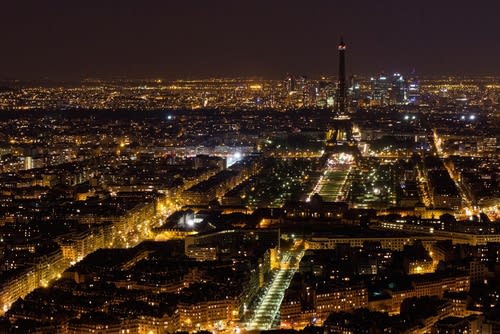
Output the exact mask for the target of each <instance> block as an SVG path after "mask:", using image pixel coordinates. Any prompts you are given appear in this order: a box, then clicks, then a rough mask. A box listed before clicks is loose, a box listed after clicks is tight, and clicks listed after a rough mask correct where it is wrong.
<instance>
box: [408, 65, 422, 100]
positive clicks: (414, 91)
mask: <svg viewBox="0 0 500 334" xmlns="http://www.w3.org/2000/svg"><path fill="white" fill-rule="evenodd" d="M407 84H408V93H407V97H408V103H410V104H418V103H419V102H420V82H419V80H418V78H417V76H416V74H415V70H413V71H412V72H411V74H410V78H408V81H407Z"/></svg>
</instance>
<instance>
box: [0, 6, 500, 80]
mask: <svg viewBox="0 0 500 334" xmlns="http://www.w3.org/2000/svg"><path fill="white" fill-rule="evenodd" d="M51 3H52V5H51V6H48V5H47V4H46V3H41V2H38V1H34V0H26V1H19V2H17V1H16V2H8V3H5V4H3V6H2V7H3V8H2V11H1V13H0V28H1V29H2V31H3V32H4V36H3V45H4V47H3V50H2V51H3V52H2V53H0V79H19V80H49V81H50V80H54V81H59V80H68V81H78V80H82V79H84V78H99V79H104V80H108V79H113V78H136V79H142V78H144V79H146V78H161V79H166V80H175V79H187V78H193V79H198V78H207V77H262V78H267V79H280V78H283V77H284V76H285V75H286V73H293V74H297V75H301V74H305V75H307V76H309V77H319V76H321V75H326V76H336V75H337V73H336V71H337V69H336V64H337V52H336V51H337V50H336V46H337V43H338V41H339V37H340V35H341V34H343V36H344V39H345V42H346V44H347V53H346V67H347V75H348V76H349V75H351V74H361V75H374V74H376V73H378V72H380V71H385V72H386V73H392V72H395V71H397V72H401V73H409V72H410V71H411V70H412V69H415V71H416V73H417V74H418V75H419V76H423V77H425V76H441V75H460V76H461V75H465V76H482V75H492V76H497V75H500V63H499V62H498V61H497V59H500V43H498V42H497V41H498V40H500V30H498V29H497V28H496V20H497V18H496V15H497V14H498V13H499V12H500V3H498V2H496V1H485V2H482V3H481V6H479V5H472V4H471V3H470V2H469V1H464V0H460V1H449V0H445V1H439V2H436V1H434V2H431V1H428V0H424V1H419V2H415V3H411V5H409V4H407V3H401V2H400V1H394V0H390V1H385V2H384V3H383V4H382V5H381V4H379V3H376V2H373V1H368V0H363V1H358V2H357V4H356V5H354V4H350V3H348V2H347V1H345V2H339V1H317V2H315V3H305V2H303V1H298V0H289V1H285V0H276V1H272V2H268V1H255V2H244V1H241V2H234V1H229V0H220V1H217V2H204V1H196V0H191V1H168V2H166V1H154V0H151V1H144V2H141V3H140V4H139V3H138V2H136V1H130V0H123V1H120V2H117V1H107V2H106V3H102V1H101V2H99V1H94V0H90V1H85V2H83V1H77V2H71V3H70V2H67V1H62V0H54V1H52V2H51Z"/></svg>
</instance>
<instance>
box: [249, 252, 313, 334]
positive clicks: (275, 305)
mask: <svg viewBox="0 0 500 334" xmlns="http://www.w3.org/2000/svg"><path fill="white" fill-rule="evenodd" d="M303 255H304V250H303V249H301V248H297V249H295V250H292V251H290V252H285V253H284V254H283V258H282V260H281V268H280V269H279V270H278V272H276V273H275V275H274V276H273V279H272V281H271V282H270V283H269V285H268V286H267V288H266V290H265V294H264V296H263V297H262V299H261V300H260V302H259V303H258V305H257V306H256V309H255V312H254V314H253V316H252V318H251V319H250V321H249V322H248V324H247V325H246V329H247V330H248V331H251V330H267V329H271V328H273V327H274V324H275V323H277V320H279V319H277V317H278V316H279V309H280V305H281V301H282V300H283V296H284V295H285V290H286V289H287V288H288V286H289V285H290V281H291V280H292V278H293V275H294V274H295V271H296V269H297V266H298V264H299V263H300V259H301V258H302V256H303Z"/></svg>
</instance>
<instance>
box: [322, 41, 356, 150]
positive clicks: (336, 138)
mask: <svg viewBox="0 0 500 334" xmlns="http://www.w3.org/2000/svg"><path fill="white" fill-rule="evenodd" d="M337 49H338V51H339V73H338V81H337V90H336V94H335V105H334V110H333V111H334V116H333V118H332V121H331V126H330V129H329V130H328V132H327V134H326V144H327V146H330V147H331V146H336V145H341V144H343V143H351V142H352V140H353V138H352V123H351V118H350V116H349V114H348V112H347V87H346V75H345V51H346V49H347V47H346V44H345V43H344V39H343V38H342V37H341V38H340V43H339V45H338V46H337Z"/></svg>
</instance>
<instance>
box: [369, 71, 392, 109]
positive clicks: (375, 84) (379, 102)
mask: <svg viewBox="0 0 500 334" xmlns="http://www.w3.org/2000/svg"><path fill="white" fill-rule="evenodd" d="M370 85H371V91H372V94H371V104H372V105H376V106H385V105H388V104H389V90H390V88H391V81H390V80H389V79H388V78H387V75H386V74H385V73H380V74H379V75H378V77H376V78H373V77H372V78H370Z"/></svg>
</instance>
